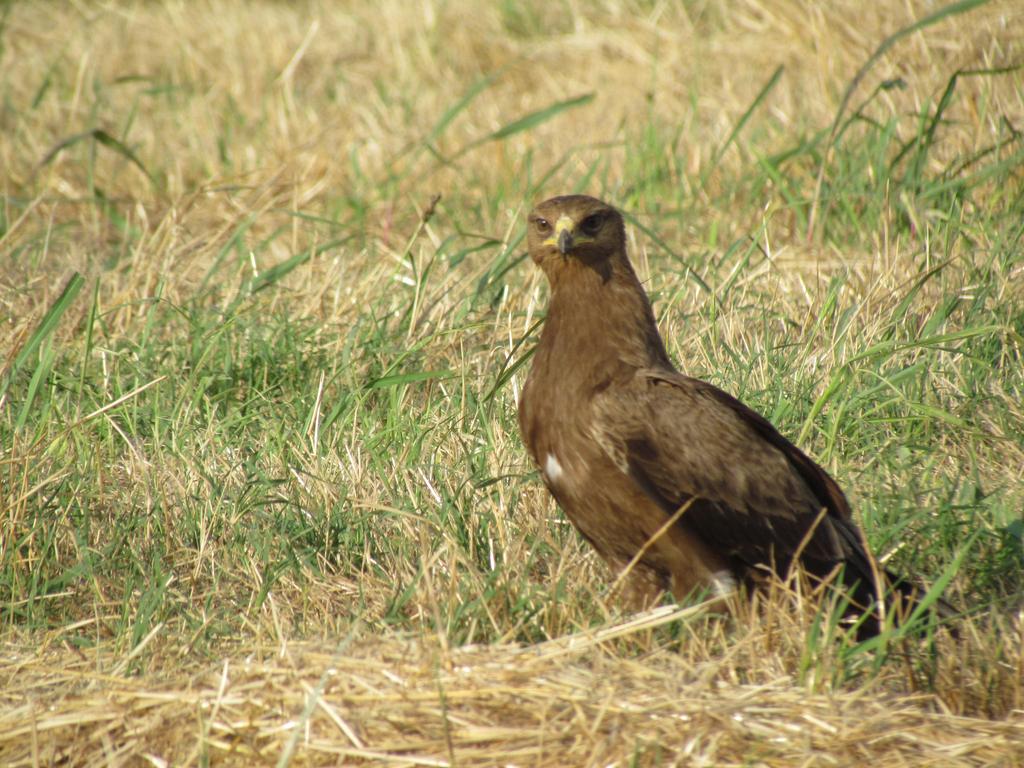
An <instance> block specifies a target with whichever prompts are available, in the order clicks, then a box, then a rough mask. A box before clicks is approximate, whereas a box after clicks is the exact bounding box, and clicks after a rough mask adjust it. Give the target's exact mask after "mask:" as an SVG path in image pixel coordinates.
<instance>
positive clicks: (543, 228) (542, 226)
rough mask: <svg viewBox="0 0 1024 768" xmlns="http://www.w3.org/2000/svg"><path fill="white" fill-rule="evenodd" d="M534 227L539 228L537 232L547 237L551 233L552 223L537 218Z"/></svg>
mask: <svg viewBox="0 0 1024 768" xmlns="http://www.w3.org/2000/svg"><path fill="white" fill-rule="evenodd" d="M533 223H534V225H535V226H536V227H537V231H538V232H540V233H541V234H542V235H546V234H547V233H548V232H550V231H551V222H550V221H548V220H547V219H541V218H537V219H535V220H534V222H533Z"/></svg>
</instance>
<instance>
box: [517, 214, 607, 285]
mask: <svg viewBox="0 0 1024 768" xmlns="http://www.w3.org/2000/svg"><path fill="white" fill-rule="evenodd" d="M526 240H527V244H528V247H529V250H530V256H531V258H532V259H533V260H534V261H535V262H536V263H537V264H539V265H540V266H541V267H543V268H544V270H545V271H546V272H549V274H550V271H549V270H550V269H552V268H557V266H558V265H559V264H561V263H564V262H567V261H568V260H570V259H578V260H579V261H580V262H582V263H584V264H586V265H587V266H591V267H594V268H597V269H598V271H599V272H601V273H604V272H605V271H606V270H605V269H604V268H602V267H603V265H604V264H605V263H607V262H608V261H609V260H610V259H612V258H613V257H615V256H621V257H623V258H624V257H625V251H626V232H625V227H624V225H623V223H622V214H620V213H619V212H618V211H617V210H615V209H614V208H612V207H611V206H610V205H608V204H607V203H604V202H601V201H600V200H598V199H596V198H593V197H587V196H586V195H566V196H563V197H553V198H551V199H550V200H545V201H544V202H543V203H541V204H540V205H538V206H537V207H536V208H534V209H533V211H532V212H531V213H530V216H529V219H528V224H527V238H526Z"/></svg>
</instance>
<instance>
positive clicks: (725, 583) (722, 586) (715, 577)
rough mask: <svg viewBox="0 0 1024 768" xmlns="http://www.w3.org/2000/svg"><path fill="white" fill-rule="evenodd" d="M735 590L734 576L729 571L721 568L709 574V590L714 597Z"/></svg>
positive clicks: (728, 593) (722, 595) (729, 593)
mask: <svg viewBox="0 0 1024 768" xmlns="http://www.w3.org/2000/svg"><path fill="white" fill-rule="evenodd" d="M735 591H736V577H734V576H733V575H732V572H731V571H727V570H724V569H723V570H721V571H715V572H714V573H713V574H711V592H712V593H713V594H714V595H715V597H725V596H726V595H731V594H732V593H733V592H735Z"/></svg>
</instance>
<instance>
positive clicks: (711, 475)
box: [593, 370, 870, 573]
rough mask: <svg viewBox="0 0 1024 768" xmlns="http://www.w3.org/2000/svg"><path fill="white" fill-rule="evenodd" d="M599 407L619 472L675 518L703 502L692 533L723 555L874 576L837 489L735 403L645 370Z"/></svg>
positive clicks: (602, 437)
mask: <svg viewBox="0 0 1024 768" xmlns="http://www.w3.org/2000/svg"><path fill="white" fill-rule="evenodd" d="M593 407H594V412H593V416H594V436H595V438H596V439H597V440H598V442H599V443H600V444H601V445H602V447H603V448H604V449H605V451H606V452H607V453H608V454H609V455H610V456H611V458H612V459H613V460H614V461H615V462H616V463H617V464H618V466H619V467H620V468H621V469H622V470H623V471H624V472H626V473H627V474H628V475H629V476H630V477H631V478H633V480H634V481H635V482H637V483H638V484H639V485H640V486H641V488H643V490H644V492H645V493H647V494H648V495H649V496H651V497H652V498H654V499H655V500H656V501H657V502H658V503H659V504H661V506H662V507H663V508H664V509H665V510H666V512H669V513H671V512H673V511H675V510H677V509H679V508H680V507H681V506H682V505H683V504H685V503H686V502H687V501H688V500H690V499H694V501H693V502H692V503H691V504H690V506H689V507H688V508H687V510H686V511H685V512H684V513H683V514H684V515H685V516H686V522H687V525H688V526H690V527H691V528H692V529H694V530H696V531H697V532H698V533H700V534H701V536H702V537H703V538H704V539H705V540H706V541H708V542H709V543H710V544H713V545H715V546H718V547H719V548H721V549H722V550H723V552H724V553H726V554H729V555H730V556H732V557H736V558H738V559H740V560H742V561H744V562H747V563H748V564H750V565H756V564H758V563H763V564H769V563H773V562H783V561H786V560H788V559H789V558H790V557H791V556H792V555H794V554H795V553H797V552H800V553H801V555H802V557H804V558H805V559H811V560H814V561H817V562H820V563H821V564H822V565H825V564H828V563H838V562H843V561H846V562H852V563H854V564H855V566H856V567H857V570H858V571H861V572H865V573H870V565H869V563H868V558H867V555H866V550H865V547H864V545H863V542H862V540H861V536H860V533H859V531H858V530H857V528H856V527H855V526H854V525H853V523H852V522H851V520H850V508H849V505H848V503H847V501H846V498H845V496H844V495H843V492H842V490H840V488H839V486H838V484H837V483H836V482H835V481H834V480H833V479H832V478H831V477H829V475H828V474H827V473H826V472H825V471H824V470H823V469H822V468H821V467H819V466H818V465H817V464H816V463H814V461H812V460H811V459H810V458H808V457H807V455H805V454H804V453H803V452H802V451H800V449H798V448H797V447H796V446H794V445H793V444H792V443H790V442H789V441H788V440H786V438H784V437H783V436H782V435H780V434H779V433H778V432H777V431H776V429H775V428H774V427H773V426H772V425H771V423H770V422H768V420H767V419H765V418H764V417H763V416H761V415H759V414H758V413H756V412H754V411H752V410H751V409H749V408H747V407H746V406H745V405H743V403H741V402H740V401H739V400H737V399H736V398H734V397H732V396H730V395H728V394H726V393H725V392H722V391H721V390H719V389H717V388H716V387H714V386H712V385H710V384H707V383H706V382H702V381H699V380H697V379H691V378H689V377H686V376H683V375H681V374H677V373H672V372H668V371H658V370H641V371H639V372H638V373H637V374H636V375H635V376H634V377H633V378H632V379H630V380H628V381H627V382H624V383H622V384H618V385H611V386H609V387H607V388H606V389H605V390H604V391H603V392H601V393H600V394H598V395H597V396H596V397H595V398H594V401H593ZM808 531H811V535H810V536H808ZM805 539H806V540H805Z"/></svg>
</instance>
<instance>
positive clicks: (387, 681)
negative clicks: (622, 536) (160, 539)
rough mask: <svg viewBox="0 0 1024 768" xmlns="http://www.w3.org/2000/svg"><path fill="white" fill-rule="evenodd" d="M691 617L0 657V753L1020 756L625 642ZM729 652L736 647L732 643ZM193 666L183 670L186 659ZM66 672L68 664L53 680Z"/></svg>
mask: <svg viewBox="0 0 1024 768" xmlns="http://www.w3.org/2000/svg"><path fill="white" fill-rule="evenodd" d="M692 613H693V609H673V608H671V607H667V606H666V607H664V608H660V609H656V610H655V611H651V612H649V613H647V614H642V615H639V616H637V617H634V618H632V619H630V620H629V621H628V622H625V623H621V624H613V625H610V626H608V627H606V628H604V629H602V630H600V631H597V632H591V633H584V634H578V635H571V636H566V637H562V638H558V639H556V640H551V641H547V642H545V643H540V644H538V645H533V646H527V647H522V646H510V645H504V644H497V645H486V646H479V647H477V646H466V647H462V648H458V649H448V648H445V647H444V645H443V644H438V643H437V642H436V641H434V640H432V639H430V638H429V637H428V638H418V639H401V638H398V637H391V638H379V637H367V636H366V633H365V631H361V630H360V629H359V628H356V629H354V630H353V631H352V633H351V634H350V635H349V636H347V637H345V638H344V639H343V640H342V641H341V642H340V643H338V644H337V647H336V648H334V649H333V650H332V649H331V647H330V644H326V643H323V642H317V643H309V642H289V641H287V640H282V641H281V642H280V643H277V644H262V645H259V646H254V647H237V648H235V650H234V653H232V654H231V655H229V656H226V657H225V658H224V660H223V662H222V663H221V664H217V665H205V666H203V667H200V668H198V669H194V668H193V665H192V664H190V663H189V661H188V657H187V656H185V657H182V656H178V655H176V654H174V653H173V651H172V650H171V649H167V651H165V655H162V656H161V658H160V662H161V664H160V665H159V671H154V673H152V674H150V675H146V676H143V677H141V678H126V677H125V676H124V675H123V671H124V661H123V660H120V659H118V658H116V657H111V656H109V655H105V654H91V653H90V654H88V655H83V654H81V653H78V654H72V653H69V652H66V651H60V650H52V651H48V652H45V653H42V654H39V655H37V656H35V655H34V656H31V657H29V658H27V659H19V660H17V661H8V660H5V661H4V663H3V665H2V667H0V679H3V683H4V688H5V690H6V697H7V698H8V699H10V698H15V697H16V698H17V699H18V700H19V704H18V705H16V706H12V707H10V708H7V709H6V711H4V712H2V713H0V756H2V757H3V760H4V764H5V765H9V766H12V768H13V766H35V765H50V764H60V763H64V762H70V763H72V764H76V765H78V764H81V765H108V764H111V763H113V764H119V763H121V762H123V761H124V760H126V759H129V758H131V759H133V760H142V761H145V762H149V763H151V764H155V765H192V764H207V763H209V764H219V763H221V762H225V761H227V762H234V763H238V764H246V763H250V762H251V763H253V764H266V765H269V764H272V763H275V764H277V765H285V764H289V763H296V764H301V765H334V764H339V763H340V764H349V763H354V764H359V765H363V764H365V765H405V766H418V765H424V766H457V765H462V766H495V765H502V766H525V765H534V766H568V765H594V766H598V765H695V766H745V765H764V766H767V765H772V766H775V765H778V766H791V765H864V764H868V763H870V764H871V765H875V766H879V768H882V767H883V766H886V767H887V766H906V765H918V766H923V765H933V766H948V767H949V768H953V767H954V766H1014V765H1021V764H1022V763H1024V719H1022V718H1017V719H1016V720H1013V719H1011V720H1007V721H1002V722H1000V721H992V720H982V719H978V718H970V717H961V716H955V715H953V714H951V713H949V712H948V711H943V709H942V708H941V707H940V706H937V702H936V701H935V700H934V699H932V698H931V697H928V696H921V695H917V696H907V695H902V696H901V695H892V694H888V693H885V692H880V691H878V690H872V689H861V690H857V691H850V692H843V693H841V694H839V693H816V692H814V691H812V690H808V689H806V688H801V687H799V686H794V685H793V681H792V680H791V679H790V678H789V677H788V676H787V675H784V674H783V675H779V676H778V677H776V678H774V679H772V678H770V677H769V678H767V679H763V680H759V681H757V682H750V683H744V682H740V681H737V680H736V679H735V675H736V668H737V663H736V662H737V655H738V654H737V652H736V650H735V648H734V649H733V650H732V651H729V652H726V653H724V654H722V655H719V656H715V657H709V658H705V659H703V660H700V661H696V660H694V659H693V658H692V657H690V658H687V657H686V656H685V655H684V654H681V653H675V652H671V651H666V650H664V649H662V648H655V649H653V650H651V651H649V652H648V653H645V654H643V655H642V656H640V657H639V658H638V657H636V656H635V651H636V649H635V648H631V649H628V650H630V651H632V653H623V649H622V648H621V647H618V646H617V644H621V642H622V641H624V640H628V639H630V638H632V637H634V636H636V635H643V634H644V633H647V632H649V631H650V629H651V628H653V627H656V626H658V625H659V624H663V623H666V622H668V621H674V620H680V619H685V618H687V615H688V614H692ZM739 645H743V642H742V641H741V642H740V643H739ZM182 667H185V668H186V670H187V671H186V670H183V669H182ZM58 670H59V671H58Z"/></svg>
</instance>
